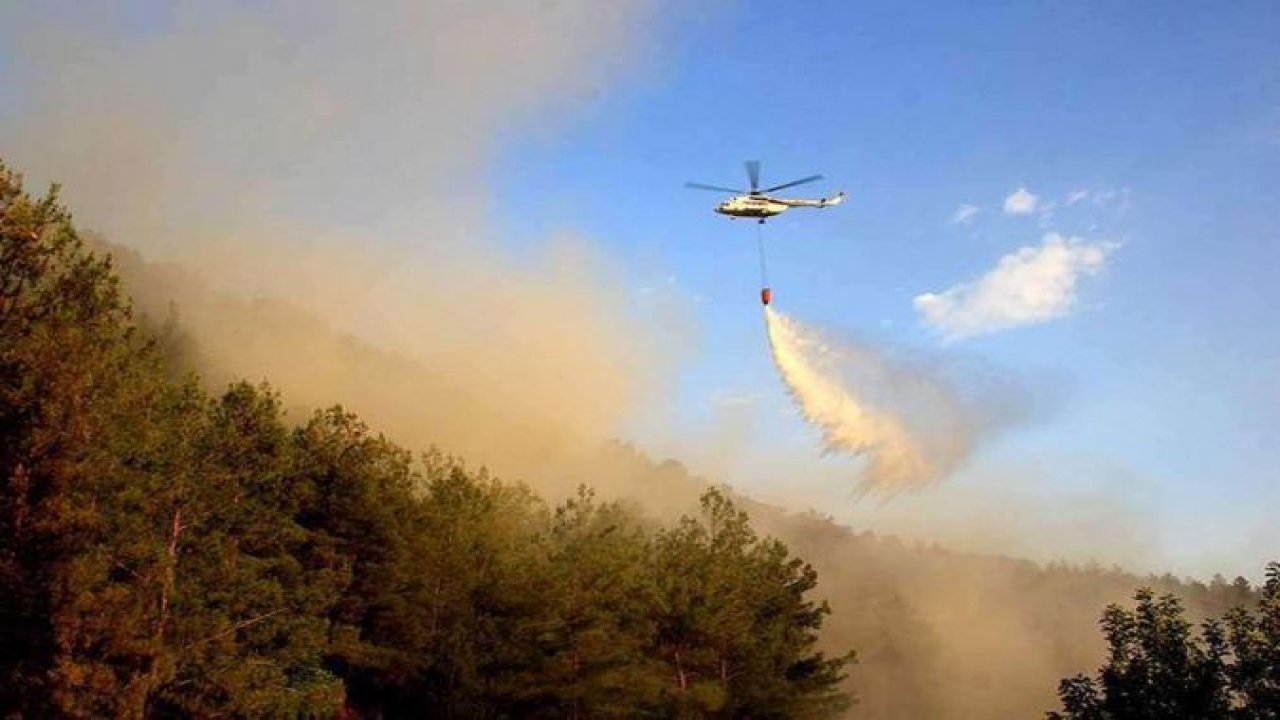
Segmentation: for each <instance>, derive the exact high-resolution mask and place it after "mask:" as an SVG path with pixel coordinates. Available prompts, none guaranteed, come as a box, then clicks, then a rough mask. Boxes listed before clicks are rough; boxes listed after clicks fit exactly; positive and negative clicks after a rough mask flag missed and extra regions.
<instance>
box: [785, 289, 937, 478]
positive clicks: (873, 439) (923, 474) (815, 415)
mask: <svg viewBox="0 0 1280 720" xmlns="http://www.w3.org/2000/svg"><path fill="white" fill-rule="evenodd" d="M764 316H765V324H766V325H767V327H768V333H769V347H770V350H771V351H772V353H773V361H774V364H775V365H777V367H778V372H779V373H780V374H781V375H782V379H783V382H785V383H786V385H787V389H788V390H789V391H790V393H791V396H792V397H793V398H795V401H796V404H797V405H798V406H799V409H800V413H801V414H802V415H803V416H804V418H805V420H807V421H808V422H809V423H811V424H813V425H814V426H816V427H817V428H818V429H819V430H821V432H822V444H823V446H824V448H825V449H826V450H827V451H828V452H837V453H847V454H850V455H866V456H867V458H868V464H867V469H866V474H865V476H864V478H863V483H862V489H863V490H864V491H866V492H870V493H893V492H896V491H899V490H903V489H907V488H910V487H914V486H918V485H921V484H924V483H927V482H929V481H932V480H935V479H937V477H938V476H939V475H940V470H942V469H943V468H940V467H939V465H938V463H937V462H936V460H935V459H934V458H931V457H930V453H929V449H928V448H926V447H925V446H923V445H922V443H921V440H920V439H919V438H917V437H915V435H914V434H913V432H912V430H911V428H910V427H909V426H908V424H907V423H906V422H905V421H904V419H903V418H901V417H899V416H897V415H895V414H893V413H891V412H886V411H884V410H881V409H878V408H875V407H872V405H871V404H870V403H869V402H868V401H867V400H866V399H865V398H863V397H860V396H859V394H858V393H857V392H856V391H855V390H854V389H853V388H851V387H850V386H849V383H847V382H845V381H844V380H843V378H842V375H841V372H840V369H841V365H842V364H843V362H842V361H847V360H849V359H850V358H848V357H846V356H847V352H846V351H847V350H848V349H847V348H837V347H834V346H832V345H830V344H829V343H827V342H826V341H824V340H823V338H822V337H821V335H820V334H819V333H818V332H817V331H815V330H813V329H811V328H808V327H806V326H804V325H803V324H801V323H799V322H797V321H796V320H793V319H791V318H789V317H787V316H786V315H783V314H782V313H780V312H778V311H776V310H774V309H773V308H772V307H770V306H766V307H765V308H764Z"/></svg>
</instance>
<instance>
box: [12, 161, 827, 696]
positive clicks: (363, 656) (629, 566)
mask: <svg viewBox="0 0 1280 720" xmlns="http://www.w3.org/2000/svg"><path fill="white" fill-rule="evenodd" d="M0 212H2V213H3V220H2V221H0V222H2V224H0V232H2V233H3V243H4V244H3V254H2V255H0V273H2V275H0V279H2V280H3V285H0V290H2V293H3V294H2V295H0V303H3V305H2V306H0V397H2V398H3V400H2V404H0V443H2V444H0V476H2V477H3V478H4V479H5V483H6V491H5V493H4V495H3V499H2V500H0V502H2V503H3V504H2V505H0V586H3V587H4V588H5V589H6V590H5V592H4V594H3V597H2V599H0V623H2V624H0V633H2V637H3V638H4V642H3V645H2V649H0V677H2V678H3V681H2V682H0V710H3V712H4V714H5V715H6V716H15V715H16V716H19V717H32V718H35V717H85V718H98V717H143V716H146V717H332V716H335V715H337V714H338V713H339V712H341V713H344V714H346V715H347V716H351V717H421V716H424V715H429V716H437V717H635V716H638V715H652V716H678V715H692V716H700V715H721V716H725V717H742V716H750V717H805V716H821V715H826V714H829V713H831V712H833V711H834V710H836V709H838V708H841V707H843V706H845V705H846V704H847V702H848V699H847V698H846V697H845V696H844V695H843V694H842V693H841V692H840V691H839V690H838V688H837V685H838V683H839V681H840V680H841V679H842V678H843V675H844V674H843V670H842V668H843V667H844V666H845V664H846V662H848V660H849V659H850V656H849V655H847V654H839V655H835V656H831V657H828V656H826V655H824V654H823V653H822V652H820V651H816V650H815V649H814V645H815V643H816V642H817V638H818V632H819V630H820V628H821V626H822V623H823V620H824V618H825V617H826V615H827V614H828V608H827V606H826V605H825V604H823V603H821V602H817V601H815V600H814V599H813V598H812V590H813V589H814V587H815V584H816V581H817V580H816V574H815V572H814V570H813V569H812V567H810V566H809V565H807V564H806V563H804V562H803V561H802V560H800V559H798V558H796V557H794V556H793V555H792V554H791V553H790V552H789V551H788V550H787V548H786V547H785V546H784V545H783V544H782V543H780V542H779V541H777V540H773V539H767V538H762V537H760V536H759V535H758V534H757V533H756V532H755V531H754V530H753V529H752V527H751V525H750V522H749V521H748V518H747V516H746V514H745V513H743V512H742V511H741V510H739V509H737V508H736V507H735V505H734V503H733V502H732V500H730V499H729V498H728V497H727V496H726V495H725V494H724V493H722V492H720V491H717V490H709V491H708V492H706V493H704V494H703V495H702V498H701V503H700V511H699V512H698V513H697V514H695V515H691V516H687V517H684V518H683V519H681V520H680V521H679V522H678V523H676V524H674V525H672V526H669V527H659V526H657V525H655V524H653V523H651V522H649V521H647V520H646V519H645V518H644V517H642V516H641V515H639V514H638V513H636V512H634V511H632V510H630V509H628V508H627V507H624V506H623V505H621V504H619V503H616V502H603V501H599V500H597V499H596V498H595V497H594V495H593V493H592V491H590V490H588V489H586V488H583V489H581V490H580V491H579V492H578V493H577V495H576V496H575V497H572V498H571V499H569V500H567V501H565V502H563V503H561V504H559V505H557V506H555V507H553V508H551V507H547V506H546V505H545V504H544V503H543V502H542V501H540V500H539V499H538V497H537V496H535V495H534V494H533V493H532V492H531V491H530V490H529V489H528V488H526V487H524V486H522V485H520V484H515V483H505V482H503V481H501V480H499V479H496V478H493V477H490V476H489V475H488V474H487V473H485V472H484V471H471V470H468V469H467V468H466V466H465V465H464V464H463V463H462V462H461V461H459V460H457V459H454V458H450V457H447V456H445V455H443V454H440V453H438V452H429V453H426V454H424V455H415V454H412V453H410V452H408V451H406V450H403V449H401V448H399V447H397V446H396V445H394V444H393V443H391V442H390V441H388V440H387V439H386V438H384V437H383V436H381V435H379V434H377V433H376V432H374V431H372V430H371V429H370V428H368V427H367V426H366V425H365V424H363V423H362V422H361V421H360V420H359V419H358V418H357V417H356V416H354V415H353V414H351V413H349V412H346V411H344V410H343V409H342V408H341V407H336V406H335V407H332V408H330V409H327V410H322V411H319V412H316V413H315V414H314V415H313V416H312V417H310V418H309V419H308V420H306V421H305V422H303V423H301V424H300V425H297V426H292V425H290V424H288V423H286V422H285V420H284V417H283V414H282V410H281V405H280V400H279V398H278V397H277V396H276V395H275V394H274V393H273V391H272V390H271V389H270V388H269V387H265V386H255V385H250V384H246V383H235V384H232V385H231V386H230V387H228V388H227V389H226V390H225V391H224V392H222V393H221V394H218V395H210V394H208V393H206V392H205V391H204V390H202V389H201V388H200V387H199V386H198V384H197V383H196V381H195V380H194V379H186V380H181V381H174V380H173V379H172V374H171V373H170V372H168V371H167V369H166V367H165V363H164V358H163V356H162V353H161V352H160V350H159V345H158V343H157V342H155V341H154V339H153V338H151V337H148V336H147V334H145V333H143V332H141V331H140V330H139V328H138V327H137V325H135V324H134V323H133V322H132V320H131V312H130V306H129V303H128V301H127V300H126V298H125V297H124V295H123V294H122V292H121V289H120V285H119V282H118V279H117V278H116V277H115V276H114V275H113V274H112V271H111V264H110V261H109V260H108V259H107V258H105V257H102V256H99V255H97V254H95V253H93V252H90V251H88V250H87V249H86V248H85V246H84V244H83V243H82V241H81V240H80V239H79V237H78V235H77V233H76V231H75V229H74V228H73V226H72V225H71V220H70V217H69V215H68V214H67V213H66V212H65V211H64V210H63V209H62V208H61V207H60V206H59V205H58V202H57V198H56V194H54V193H50V194H49V195H48V196H46V197H45V198H43V199H40V200H34V199H32V198H30V197H28V196H27V195H25V194H23V193H22V191H21V188H20V186H19V179H18V178H17V177H16V176H15V175H14V174H12V173H9V172H8V171H3V172H0Z"/></svg>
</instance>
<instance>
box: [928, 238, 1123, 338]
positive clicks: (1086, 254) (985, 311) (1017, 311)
mask: <svg viewBox="0 0 1280 720" xmlns="http://www.w3.org/2000/svg"><path fill="white" fill-rule="evenodd" d="M1113 247H1114V246H1112V245H1109V244H1106V243H1090V242H1087V241H1085V240H1084V239H1082V238H1078V237H1063V236H1062V235H1059V234H1058V233H1049V234H1047V235H1045V236H1044V240H1043V242H1042V244H1041V245H1040V246H1039V247H1024V248H1019V249H1018V250H1017V251H1015V252H1013V253H1010V254H1008V255H1005V256H1004V257H1002V258H1000V261H999V262H998V263H996V267H995V268H994V269H992V270H991V271H990V272H988V273H987V274H985V275H983V276H982V277H980V278H978V279H976V280H972V281H969V282H965V283H961V284H959V285H956V286H954V287H952V288H949V289H947V290H944V291H942V292H940V293H925V294H923V295H917V296H916V298H915V300H914V304H915V307H916V310H917V311H918V312H920V314H921V315H923V316H924V320H925V322H927V323H929V324H930V325H932V326H933V327H934V328H936V329H937V330H939V331H940V332H941V333H942V334H943V335H944V336H945V337H946V338H947V339H948V340H958V339H960V338H965V337H970V336H973V335H984V334H987V333H992V332H996V331H997V330H1004V329H1006V328H1012V327H1017V326H1020V325H1033V324H1036V323H1041V322H1044V321H1046V320H1050V319H1052V318H1056V317H1061V316H1064V315H1068V314H1070V313H1071V311H1072V310H1073V309H1075V307H1076V283H1077V281H1078V280H1079V279H1080V278H1081V277H1082V276H1085V275H1095V274H1097V273H1098V272H1099V271H1100V270H1101V269H1102V267H1103V266H1104V265H1105V263H1106V258H1107V255H1108V254H1109V253H1110V252H1111V250H1112V249H1113Z"/></svg>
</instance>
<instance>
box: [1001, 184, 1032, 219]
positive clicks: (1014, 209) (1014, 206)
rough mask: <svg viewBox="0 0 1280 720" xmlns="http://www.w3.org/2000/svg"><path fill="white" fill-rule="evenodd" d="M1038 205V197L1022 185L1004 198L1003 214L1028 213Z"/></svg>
mask: <svg viewBox="0 0 1280 720" xmlns="http://www.w3.org/2000/svg"><path fill="white" fill-rule="evenodd" d="M1039 206H1040V197H1039V196H1038V195H1034V194H1032V192H1031V191H1030V190H1028V189H1026V188H1024V187H1020V188H1018V189H1017V190H1014V191H1013V194H1012V195H1010V196H1009V197H1007V198H1005V199H1004V214H1005V215H1030V214H1031V213H1033V212H1035V211H1036V209H1037V208H1038V207H1039Z"/></svg>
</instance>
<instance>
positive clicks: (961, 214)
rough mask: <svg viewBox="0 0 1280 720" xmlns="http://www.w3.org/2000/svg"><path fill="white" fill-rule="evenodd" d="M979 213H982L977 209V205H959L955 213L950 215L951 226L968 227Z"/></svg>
mask: <svg viewBox="0 0 1280 720" xmlns="http://www.w3.org/2000/svg"><path fill="white" fill-rule="evenodd" d="M980 212H982V209H981V208H979V207H978V206H977V205H969V204H964V205H961V206H960V207H958V208H956V211H955V212H954V213H952V214H951V224H953V225H968V224H969V223H971V222H973V219H974V218H975V217H977V216H978V213H980Z"/></svg>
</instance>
